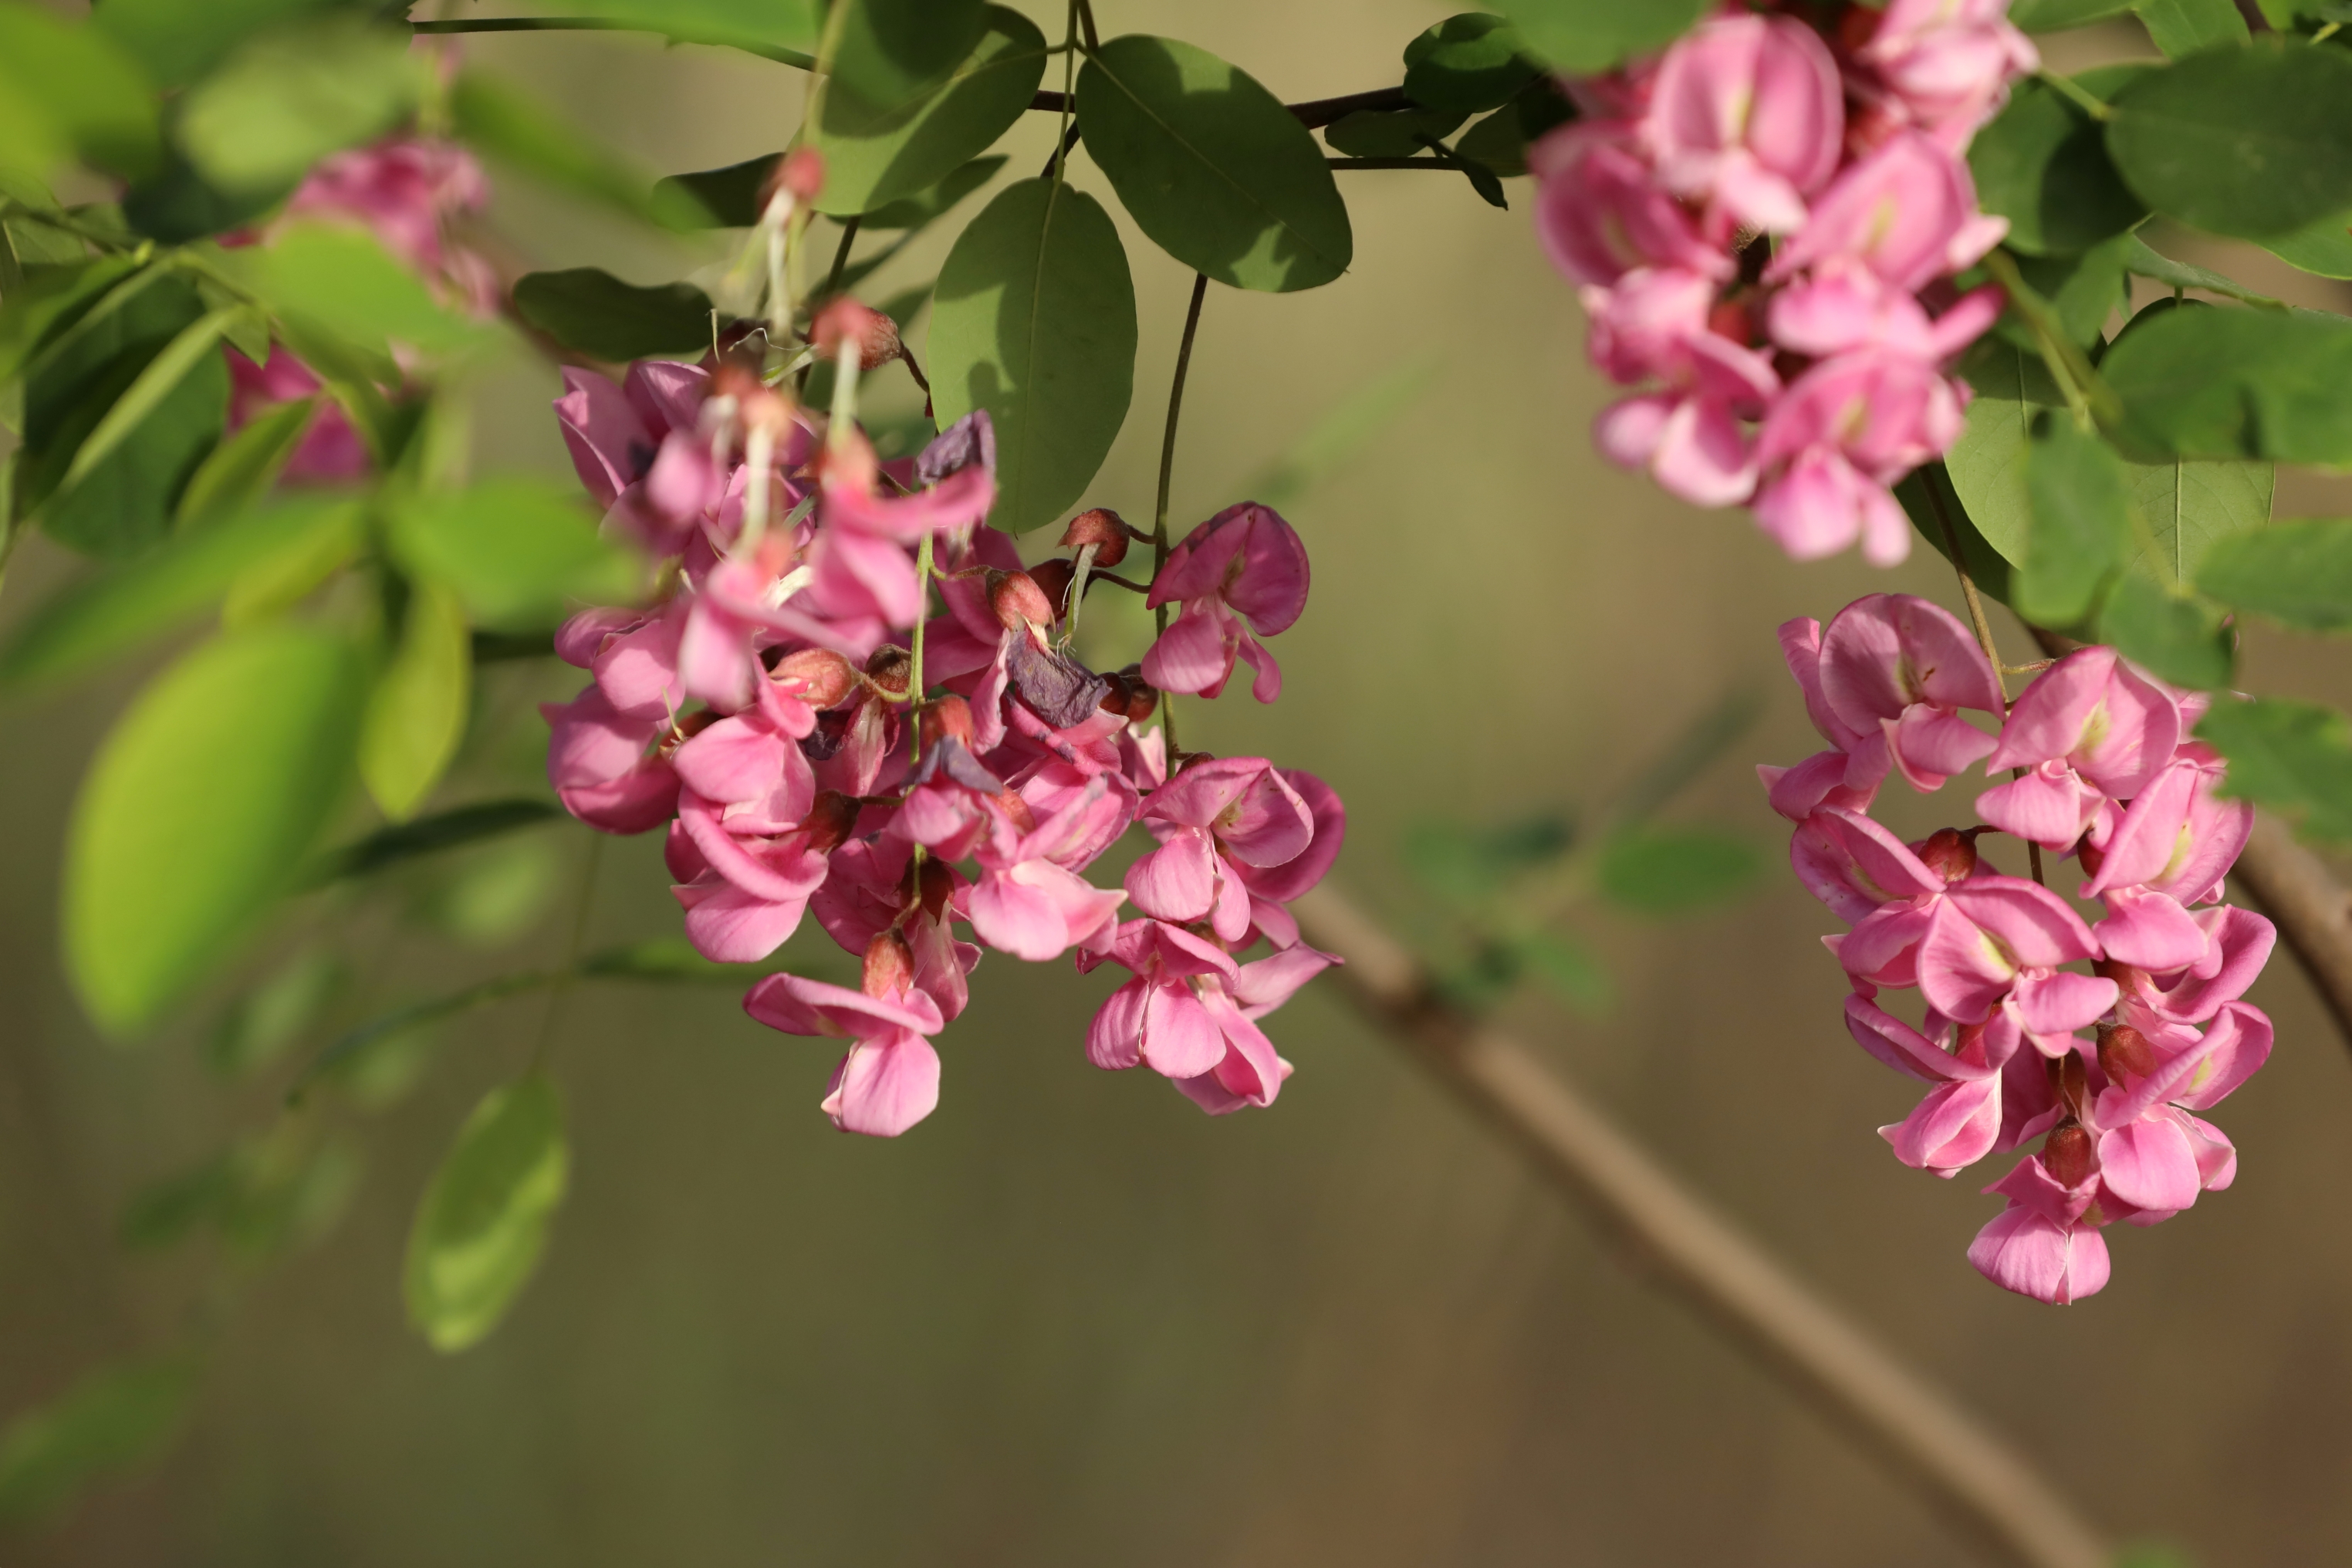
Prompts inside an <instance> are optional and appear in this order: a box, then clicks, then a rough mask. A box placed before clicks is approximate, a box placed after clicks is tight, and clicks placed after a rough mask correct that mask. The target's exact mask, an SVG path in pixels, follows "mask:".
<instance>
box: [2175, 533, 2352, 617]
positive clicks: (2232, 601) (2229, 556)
mask: <svg viewBox="0 0 2352 1568" xmlns="http://www.w3.org/2000/svg"><path fill="white" fill-rule="evenodd" d="M2197 587H2198V591H2199V592H2200V593H2203V594H2206V595H2210V596H2211V597H2212V598H2215V599H2218V600H2220V601H2221V603H2222V604H2225V605H2230V606H2231V607H2232V608H2234V609H2238V610H2241V611H2246V612H2250V613H2252V614H2253V615H2257V616H2267V617H2268V618H2270V619H2272V620H2274V621H2277V622H2279V623H2281V624H2282V625H2284V626H2294V627H2295V628H2297V629H2298V630H2302V631H2311V632H2333V631H2342V630H2343V629H2344V628H2346V627H2347V626H2352V521H2343V520H2340V519H2334V518H2305V519H2302V520H2300V521H2294V522H2282V523H2276V524H2273V526H2271V527H2269V528H2264V529H2258V530H2256V531H2252V532H2249V533H2241V534H2238V535H2236V536H2234V537H2232V538H2229V539H2223V540H2220V541H2217V542H2215V543H2214V545H2213V548H2212V549H2211V550H2210V551H2209V552H2207V553H2206V556H2205V560H2204V563H2203V564H2202V565H2201V566H2200V568H2199V569H2198V573H2197Z"/></svg>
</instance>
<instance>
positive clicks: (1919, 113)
mask: <svg viewBox="0 0 2352 1568" xmlns="http://www.w3.org/2000/svg"><path fill="white" fill-rule="evenodd" d="M2008 13H2009V0H1891V3H1890V4H1889V5H1887V7H1886V9H1885V11H1884V12H1882V13H1880V15H1879V16H1878V18H1877V23H1878V26H1877V28H1876V30H1875V31H1874V32H1873V33H1872V34H1871V36H1870V39H1869V41H1868V42H1867V43H1865V44H1864V45H1863V46H1862V47H1860V48H1858V49H1856V50H1855V51H1854V58H1856V59H1857V60H1859V61H1861V62H1862V63H1863V64H1864V65H1866V66H1869V67H1871V68H1874V69H1875V70H1876V71H1877V73H1878V79H1879V81H1880V82H1881V83H1882V84H1883V85H1884V87H1885V99H1884V100H1882V101H1883V102H1884V103H1885V106H1886V107H1887V108H1888V109H1889V110H1892V111H1894V112H1895V114H1896V115H1897V116H1898V117H1899V118H1901V119H1903V120H1907V121H1909V122H1911V123H1912V124H1915V125H1916V126H1918V127H1919V128H1920V129H1921V130H1922V131H1924V132H1927V134H1928V135H1929V136H1931V137H1933V138H1934V139H1935V141H1936V142H1937V145H1939V146H1941V147H1943V148H1945V149H1947V150H1948V151H1950V152H1953V153H1958V152H1960V151H1961V150H1962V149H1963V148H1965V147H1966V146H1967V144H1968V141H1969V137H1970V136H1971V135H1973V134H1974V133H1975V132H1976V129H1977V127H1979V126H1980V125H1982V124H1983V123H1984V122H1985V121H1987V120H1990V118H1992V115H1993V113H1994V111H1995V110H1998V109H2000V105H2001V103H2002V101H2003V100H2005V99H2006V98H2007V97H2008V94H2009V83H2010V80H2011V78H2014V77H2019V76H2024V75H2027V74H2030V73H2031V72H2032V71H2035V70H2038V69H2040V68H2041V65H2042V59H2041V56H2040V55H2039V54H2038V53H2037V52H2036V51H2035V49H2034V47H2033V45H2032V41H2031V40H2029V39H2028V38H2027V37H2026V36H2025V35H2024V34H2023V33H2021V32H2019V31H2018V30H2017V29H2016V28H2015V27H2014V26H2011V25H2010V22H2009V15H2008Z"/></svg>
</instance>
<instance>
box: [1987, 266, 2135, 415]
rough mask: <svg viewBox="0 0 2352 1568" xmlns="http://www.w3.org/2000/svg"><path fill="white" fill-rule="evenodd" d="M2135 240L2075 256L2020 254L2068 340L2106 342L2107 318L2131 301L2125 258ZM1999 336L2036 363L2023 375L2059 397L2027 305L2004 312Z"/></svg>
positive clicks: (2025, 273)
mask: <svg viewBox="0 0 2352 1568" xmlns="http://www.w3.org/2000/svg"><path fill="white" fill-rule="evenodd" d="M2135 243H2137V241H2136V238H2135V237H2134V236H2131V235H2128V234H2123V235H2117V236H2116V237H2113V238H2111V239H2106V240H2103V241H2101V242H2100V243H2098V244H2096V245H2094V246H2093V247H2091V248H2090V249H2088V250H2084V251H2080V252H2077V253H2076V254H2074V255H2071V256H2020V257H2017V258H2015V260H2016V263H2017V270H2018V275H2019V276H2020V277H2021V278H2023V279H2025V284H2026V287H2028V288H2029V289H2032V290H2033V291H2034V292H2035V293H2036V294H2039V295H2041V296H2042V300H2043V302H2044V303H2046V304H2047V305H2049V307H2050V308H2051V309H2052V310H2053V311H2055V312H2056V313H2057V317H2058V323H2059V328H2060V331H2062V332H2063V334H2064V335H2065V337H2066V338H2067V339H2068V341H2070V342H2073V343H2074V344H2075V345H2076V346H2077V347H2081V348H2087V349H2096V348H2097V346H2098V345H2099V343H2100V342H2103V341H2104V334H2105V328H2106V324H2107V318H2108V317H2110V316H2112V315H2114V314H2116V312H2117V311H2118V310H2125V309H2126V308H2127V307H2128V305H2129V303H2130V294H2129V292H2128V290H2127V289H2126V284H2125V279H2124V256H2125V252H2126V249H2127V248H2128V247H2130V246H2132V245H2133V244H2135ZM1996 334H1997V335H1998V336H2000V337H2001V338H2003V339H2006V340H2007V341H2008V342H2011V343H2013V344H2015V345H2016V346H2017V347H2018V348H2019V349H2020V350H2021V351H2023V353H2025V355H2026V357H2027V359H2028V360H2029V361H2030V362H2031V363H2029V364H2028V365H2027V366H2026V367H2025V368H2024V370H2023V371H2021V374H2031V375H2033V376H2035V377H2037V378H2038V380H2037V383H2036V386H2037V390H2038V389H2039V387H2041V386H2042V385H2046V386H2047V387H2048V388H2049V390H2050V392H2051V394H2052V395H2058V393H2057V384H2056V383H2055V382H2053V381H2050V380H2049V379H2048V375H2049V373H2048V368H2047V366H2046V365H2045V364H2044V363H2043V362H2042V340H2041V339H2040V338H2039V337H2038V336H2036V335H2035V333H2034V330H2033V326H2032V322H2031V321H2029V320H2028V319H2027V317H2026V314H2025V312H2024V310H2022V309H2020V308H2016V307H2012V308H2011V310H2008V311H2007V312H2006V313H2004V314H2003V315H2002V316H2001V318H2000V322H1999V323H1998V326H1997V327H1996Z"/></svg>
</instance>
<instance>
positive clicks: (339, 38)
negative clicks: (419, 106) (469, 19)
mask: <svg viewBox="0 0 2352 1568" xmlns="http://www.w3.org/2000/svg"><path fill="white" fill-rule="evenodd" d="M419 86H420V77H419V71H418V68H417V66H416V64H415V61H414V60H412V58H411V57H410V53H409V47H408V38H407V37H405V29H403V30H402V31H401V32H394V31H393V30H392V29H390V28H386V27H375V26H369V25H368V24H367V23H366V22H365V21H364V20H363V19H362V18H361V17H358V16H350V15H333V16H321V17H320V18H318V19H316V20H315V21H308V22H305V23H304V24H302V25H299V26H291V27H286V28H281V29H278V30H277V31H273V32H269V33H266V34H264V35H262V36H261V37H257V38H254V39H253V40H251V41H250V42H248V43H247V44H246V45H244V46H243V47H240V48H239V49H238V50H237V51H236V54H235V55H233V56H231V57H230V58H229V59H228V60H227V62H226V63H225V64H224V65H222V66H221V68H219V69H218V70H215V72H213V73H212V74H211V75H210V76H208V77H206V78H205V79H204V80H202V81H200V82H198V83H197V84H196V85H195V86H194V87H193V88H191V89H188V92H187V94H186V96H184V98H183V99H182V100H180V108H179V115H178V120H177V126H176V130H175V132H174V134H175V136H176V138H177V140H178V142H179V144H180V148H181V150H182V151H183V152H184V153H186V154H187V157H188V162H189V163H190V164H192V165H193V166H194V169H195V170H196V172H197V173H198V174H201V175H202V176H204V178H205V182H206V183H207V184H212V185H214V186H215V187H217V188H218V189H220V190H222V191H224V192H226V193H228V194H229V195H232V196H236V195H257V194H267V195H272V196H275V195H283V194H285V193H286V192H289V191H291V190H292V189H293V188H294V187H295V186H296V185H298V184H300V183H301V180H302V176H303V175H304V174H307V173H309V172H310V167H311V165H312V164H314V163H318V161H319V160H320V159H321V158H324V157H326V156H327V155H328V154H329V153H339V152H341V151H342V150H343V149H344V148H346V147H356V146H359V145H361V144H362V143H364V142H373V141H374V140H375V139H376V138H377V137H379V136H382V135H383V133H384V132H388V131H390V130H391V129H392V128H393V127H394V126H396V125H398V124H399V123H400V122H401V121H404V120H405V119H407V118H408V117H409V115H410V114H411V113H412V112H414V110H415V107H416V100H417V91H418V88H419Z"/></svg>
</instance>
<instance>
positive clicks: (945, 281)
mask: <svg viewBox="0 0 2352 1568" xmlns="http://www.w3.org/2000/svg"><path fill="white" fill-rule="evenodd" d="M1135 343H1136V325H1135V286H1134V284H1133V282H1132V281H1131V280H1130V279H1129V274H1128V268H1127V252H1126V250H1125V249H1124V248H1123V247H1121V246H1120V244H1119V241H1118V229H1116V228H1115V227H1113V226H1112V225H1111V221H1110V217H1109V215H1108V214H1107V213H1105V212H1104V211H1103V209H1102V207H1101V205H1100V204H1098V203H1097V202H1096V201H1095V199H1094V198H1093V197H1092V196H1089V195H1087V194H1086V193H1085V192H1083V191H1079V190H1076V189H1073V188H1072V187H1070V186H1068V185H1066V184H1056V183H1055V182H1054V181H1052V180H1024V181H1022V182H1020V183H1019V184H1013V185H1009V186H1007V187H1006V188H1005V189H1004V190H1003V191H1002V192H1000V193H998V195H997V196H996V199H995V200H993V201H992V202H990V203H989V204H988V205H987V207H986V208H984V209H983V210H982V213H981V215H980V216H978V217H976V218H974V219H973V220H972V221H971V224H970V225H969V226H967V227H966V228H965V229H964V231H963V233H962V234H961V235H960V236H959V237H957V239H956V243H955V248H954V249H953V250H951V251H950V252H949V253H948V258H947V262H946V264H945V265H944V266H943V267H941V268H940V281H939V289H938V292H937V294H936V296H935V299H934V302H933V304H932V307H931V332H930V353H931V366H930V375H931V387H932V396H933V402H934V405H935V406H936V408H937V412H938V416H939V422H940V426H942V427H944V426H948V425H950V424H953V423H954V422H955V421H956V420H958V419H961V417H963V416H965V415H967V414H969V413H971V411H972V410H973V409H975V408H985V409H987V410H988V414H989V417H990V418H991V419H992V421H994V423H995V426H996V460H997V471H996V480H997V500H996V509H995V510H994V512H993V513H992V516H991V521H992V522H993V523H994V524H995V525H996V526H997V527H999V528H1002V529H1004V530H1006V531H1009V532H1015V533H1018V532H1023V531H1027V530H1029V529H1032V528H1035V527H1037V526H1038V525H1039V524H1041V523H1045V522H1050V521H1053V520H1054V519H1055V517H1057V516H1059V515H1060V514H1061V512H1062V510H1064V509H1065V508H1066V507H1067V506H1068V505H1069V504H1070V503H1071V502H1073V501H1075V500H1077V499H1078V497H1079V495H1080V494H1081V493H1082V492H1083V491H1084V490H1085V489H1086V487H1087V483H1088V482H1089V481H1090V480H1092V479H1093V478H1094V476H1095V473H1096V470H1097V469H1098V468H1101V466H1102V460H1103V458H1104V457H1105V456H1106V455H1108V452H1109V451H1110V447H1111V442H1112V441H1113V440H1114V439H1116V438H1117V437H1118V429H1119V426H1120V425H1121V424H1122V423H1124V422H1125V420H1126V418H1127V406H1128V401H1129V397H1130V396H1131V395H1133V392H1134V384H1135Z"/></svg>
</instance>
